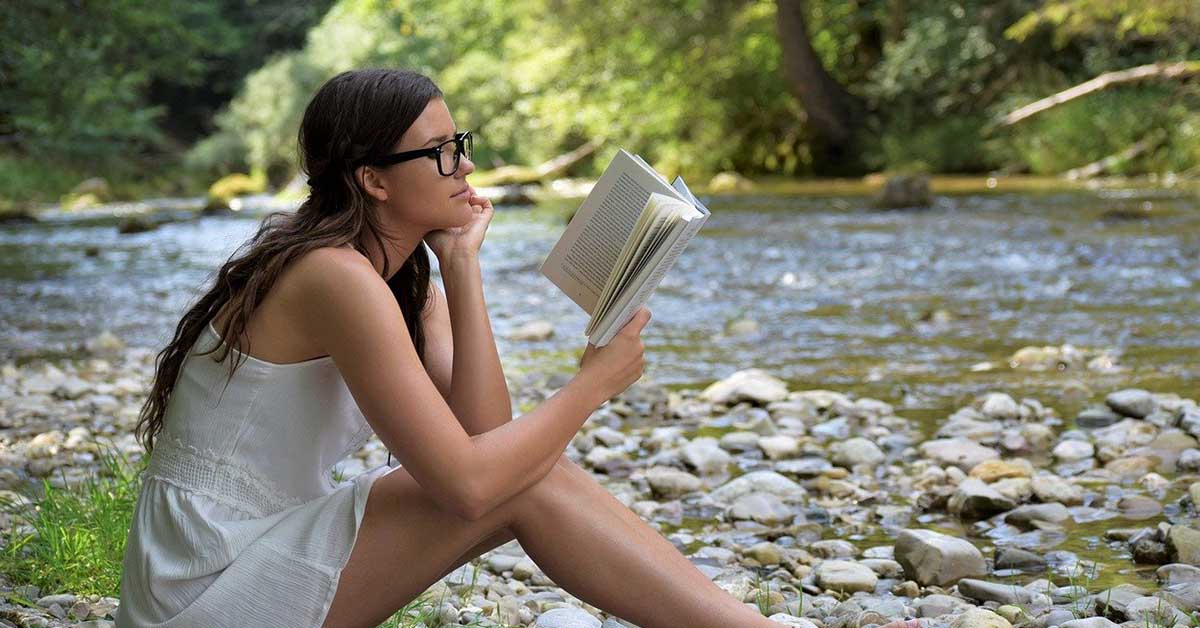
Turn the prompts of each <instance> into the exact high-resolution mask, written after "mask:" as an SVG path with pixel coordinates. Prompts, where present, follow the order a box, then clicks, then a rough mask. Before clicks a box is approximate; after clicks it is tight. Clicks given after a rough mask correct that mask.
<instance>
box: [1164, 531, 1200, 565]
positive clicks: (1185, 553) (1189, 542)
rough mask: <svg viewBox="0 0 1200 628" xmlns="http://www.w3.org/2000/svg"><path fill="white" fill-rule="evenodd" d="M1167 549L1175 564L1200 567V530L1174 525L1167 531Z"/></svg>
mask: <svg viewBox="0 0 1200 628" xmlns="http://www.w3.org/2000/svg"><path fill="white" fill-rule="evenodd" d="M1167 548H1168V549H1170V550H1171V555H1172V556H1173V557H1174V559H1173V560H1174V561H1175V562H1179V563H1184V564H1186V565H1196V566H1200V530H1196V529H1194V528H1189V527H1187V526H1184V525H1173V526H1171V529H1170V530H1168V531H1167Z"/></svg>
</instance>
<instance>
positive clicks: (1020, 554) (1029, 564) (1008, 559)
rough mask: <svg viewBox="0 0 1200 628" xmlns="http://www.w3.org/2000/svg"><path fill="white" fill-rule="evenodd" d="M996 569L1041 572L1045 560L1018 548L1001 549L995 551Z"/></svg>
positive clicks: (1044, 565)
mask: <svg viewBox="0 0 1200 628" xmlns="http://www.w3.org/2000/svg"><path fill="white" fill-rule="evenodd" d="M994 562H995V565H996V569H997V570H1000V569H1020V570H1026V571H1041V570H1043V569H1045V568H1046V559H1045V558H1042V557H1041V556H1039V555H1037V554H1035V553H1033V552H1030V551H1028V550H1023V549H1021V548H1019V547H1002V548H999V549H997V550H996V559H995V561H994Z"/></svg>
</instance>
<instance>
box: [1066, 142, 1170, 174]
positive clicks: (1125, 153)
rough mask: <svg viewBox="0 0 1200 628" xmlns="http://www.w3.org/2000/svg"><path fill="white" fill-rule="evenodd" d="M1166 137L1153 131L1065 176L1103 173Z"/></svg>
mask: <svg viewBox="0 0 1200 628" xmlns="http://www.w3.org/2000/svg"><path fill="white" fill-rule="evenodd" d="M1164 139H1166V135H1165V134H1163V133H1153V134H1151V135H1148V136H1146V137H1143V138H1142V139H1140V140H1138V141H1136V142H1134V143H1133V144H1131V145H1129V147H1128V148H1125V149H1124V150H1122V151H1120V152H1117V153H1113V154H1111V155H1109V156H1107V157H1105V158H1103V159H1097V160H1096V161H1093V162H1092V163H1090V164H1087V165H1086V166H1080V167H1078V168H1071V169H1070V170H1068V171H1066V172H1064V173H1063V176H1064V177H1066V178H1068V179H1071V180H1078V179H1090V178H1092V177H1094V176H1096V175H1098V174H1102V173H1103V172H1104V171H1106V170H1108V169H1109V168H1112V167H1113V166H1116V165H1118V164H1120V163H1121V162H1125V161H1129V160H1130V159H1133V158H1134V157H1137V156H1138V155H1141V154H1142V153H1145V152H1147V151H1149V150H1151V149H1153V148H1155V147H1157V146H1158V145H1159V144H1161V143H1162V142H1163V140H1164Z"/></svg>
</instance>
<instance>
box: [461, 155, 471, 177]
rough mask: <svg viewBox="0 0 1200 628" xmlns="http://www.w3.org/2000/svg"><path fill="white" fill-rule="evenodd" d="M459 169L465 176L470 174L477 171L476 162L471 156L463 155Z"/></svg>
mask: <svg viewBox="0 0 1200 628" xmlns="http://www.w3.org/2000/svg"><path fill="white" fill-rule="evenodd" d="M459 169H460V170H462V171H463V176H466V175H469V174H471V173H472V172H475V162H473V161H471V158H470V157H467V156H466V155H463V156H462V163H461V164H459Z"/></svg>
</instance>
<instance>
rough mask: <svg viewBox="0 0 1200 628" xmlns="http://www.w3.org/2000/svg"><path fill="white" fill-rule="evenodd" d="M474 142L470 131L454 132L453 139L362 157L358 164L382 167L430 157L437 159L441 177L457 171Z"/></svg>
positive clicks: (468, 156) (472, 150)
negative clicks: (449, 147)
mask: <svg viewBox="0 0 1200 628" xmlns="http://www.w3.org/2000/svg"><path fill="white" fill-rule="evenodd" d="M474 143H475V140H474V139H473V138H472V136H471V132H470V131H463V132H461V133H455V134H454V138H453V139H449V140H446V141H445V142H442V143H441V144H438V145H437V146H433V147H430V148H420V149H417V150H406V151H401V152H399V153H392V154H391V155H384V156H382V157H374V158H367V159H363V160H362V161H361V162H359V163H360V165H367V166H375V167H377V168H384V167H387V166H391V165H393V164H398V163H400V162H403V161H409V160H411V159H419V158H421V157H429V158H430V159H436V160H437V166H438V174H440V175H442V176H443V177H448V176H450V175H452V174H454V173H456V172H458V164H459V163H460V162H461V161H462V160H461V158H462V156H463V155H466V156H467V159H470V158H471V155H472V154H473V152H474ZM449 144H453V145H454V150H447V148H448V146H447V145H449Z"/></svg>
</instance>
